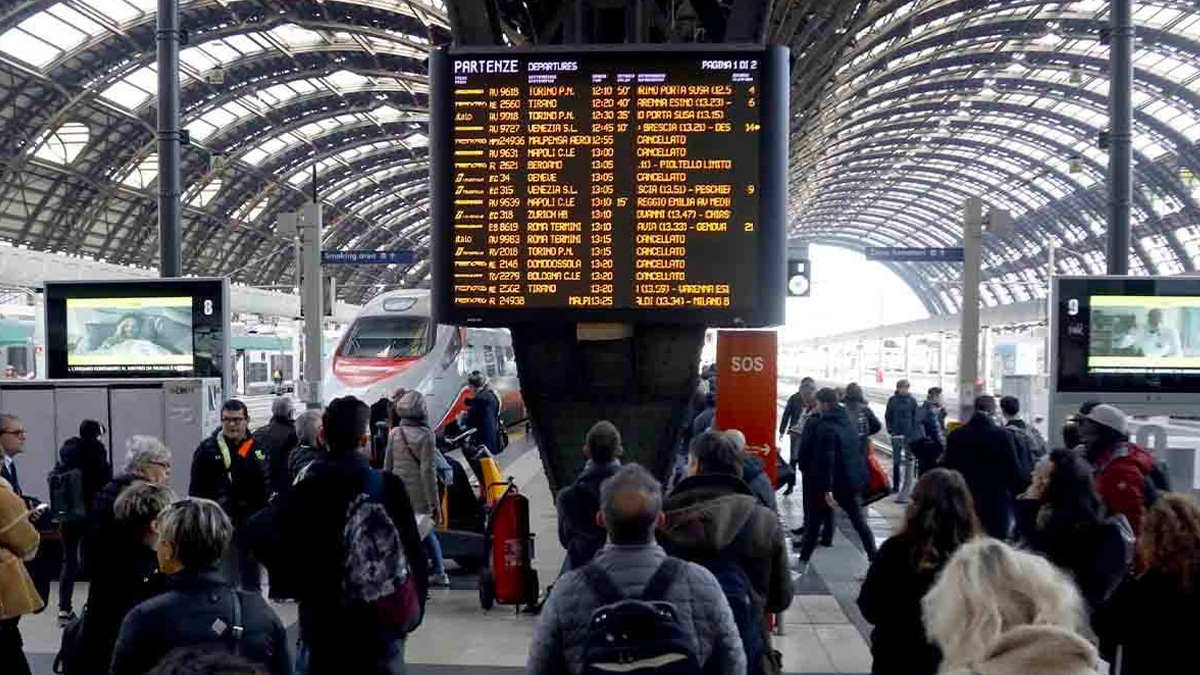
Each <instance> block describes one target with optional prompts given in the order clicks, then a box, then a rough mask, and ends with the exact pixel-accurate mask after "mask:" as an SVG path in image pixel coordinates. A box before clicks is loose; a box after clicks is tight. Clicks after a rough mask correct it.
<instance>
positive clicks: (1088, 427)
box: [1079, 404, 1154, 534]
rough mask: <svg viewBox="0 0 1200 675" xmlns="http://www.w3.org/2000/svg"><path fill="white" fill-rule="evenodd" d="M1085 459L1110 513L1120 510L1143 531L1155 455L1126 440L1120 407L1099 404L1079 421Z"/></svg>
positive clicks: (1126, 423)
mask: <svg viewBox="0 0 1200 675" xmlns="http://www.w3.org/2000/svg"><path fill="white" fill-rule="evenodd" d="M1079 436H1080V439H1081V440H1082V441H1083V445H1084V448H1085V452H1086V455H1087V460H1088V461H1089V462H1091V464H1092V466H1093V467H1094V468H1095V471H1096V490H1097V491H1098V492H1099V493H1100V498H1101V499H1103V500H1104V505H1105V506H1106V507H1108V511H1109V513H1111V514H1114V515H1115V514H1118V513H1120V514H1122V515H1124V516H1125V517H1126V518H1127V519H1128V520H1129V524H1130V526H1131V527H1133V532H1134V534H1140V533H1141V531H1142V516H1144V515H1145V513H1146V480H1147V477H1148V476H1149V475H1150V473H1151V471H1153V469H1154V457H1153V456H1152V455H1151V454H1150V453H1148V452H1146V449H1145V448H1143V447H1142V446H1140V445H1137V444H1136V443H1130V442H1129V420H1128V418H1126V416H1125V413H1124V412H1122V411H1121V410H1120V409H1119V408H1117V407H1115V406H1111V405H1105V404H1101V405H1098V406H1096V407H1094V408H1092V410H1091V412H1089V413H1087V414H1086V415H1085V416H1083V418H1082V420H1081V422H1080V424H1079Z"/></svg>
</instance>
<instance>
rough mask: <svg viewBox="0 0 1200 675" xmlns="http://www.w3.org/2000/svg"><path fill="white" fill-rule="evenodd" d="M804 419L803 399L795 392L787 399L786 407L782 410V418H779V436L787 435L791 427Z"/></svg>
mask: <svg viewBox="0 0 1200 675" xmlns="http://www.w3.org/2000/svg"><path fill="white" fill-rule="evenodd" d="M801 417H804V397H803V396H801V395H800V392H796V393H794V394H792V395H791V396H789V397H788V402H787V407H785V408H784V409H783V417H781V418H779V435H780V436H782V435H784V434H786V433H787V430H788V429H790V428H792V425H793V424H795V423H797V422H799V421H800V418H801Z"/></svg>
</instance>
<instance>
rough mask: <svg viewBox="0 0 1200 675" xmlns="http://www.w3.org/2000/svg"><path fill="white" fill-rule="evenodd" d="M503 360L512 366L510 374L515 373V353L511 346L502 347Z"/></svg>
mask: <svg viewBox="0 0 1200 675" xmlns="http://www.w3.org/2000/svg"><path fill="white" fill-rule="evenodd" d="M504 360H505V361H506V362H507V363H508V364H509V365H510V366H512V374H513V375H514V376H515V375H516V374H517V355H516V354H514V353H513V348H512V347H505V348H504Z"/></svg>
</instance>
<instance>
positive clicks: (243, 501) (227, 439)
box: [188, 399, 270, 592]
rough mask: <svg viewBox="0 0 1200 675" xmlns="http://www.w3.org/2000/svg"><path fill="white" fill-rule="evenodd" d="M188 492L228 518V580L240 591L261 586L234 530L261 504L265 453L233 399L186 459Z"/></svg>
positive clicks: (247, 417)
mask: <svg viewBox="0 0 1200 675" xmlns="http://www.w3.org/2000/svg"><path fill="white" fill-rule="evenodd" d="M188 494H189V495H191V496H193V497H204V498H205V499H211V500H213V501H215V502H216V503H218V504H220V505H221V508H222V509H224V510H225V513H226V515H228V516H229V519H230V520H231V521H233V526H234V530H235V532H234V538H233V545H232V546H230V547H229V553H228V554H227V555H226V571H227V574H228V575H229V580H230V582H231V583H233V584H235V585H240V586H241V588H242V589H243V590H247V591H254V592H257V591H260V590H261V588H262V583H261V574H260V572H259V566H258V562H257V561H256V560H254V559H253V558H252V557H251V556H250V553H249V551H248V550H247V549H246V548H245V546H244V545H243V544H242V541H241V537H239V536H238V533H237V530H238V529H240V528H241V527H242V525H244V524H245V523H246V521H247V520H249V519H250V516H252V515H254V514H255V513H257V512H258V511H259V509H261V508H263V507H264V506H266V505H267V501H268V497H269V495H270V492H269V487H268V485H267V472H266V455H265V454H264V451H263V449H262V448H260V447H257V445H256V444H255V442H254V438H253V437H252V436H251V435H250V413H249V411H248V410H247V409H246V404H245V403H242V402H241V401H238V400H236V399H234V400H229V401H226V402H225V405H223V406H221V428H220V429H219V430H218V431H217V432H216V433H215V434H213V435H212V436H210V437H209V438H206V439H205V440H204V441H203V442H201V443H200V447H198V448H196V454H195V455H194V456H193V457H192V477H191V485H190V487H189V488H188Z"/></svg>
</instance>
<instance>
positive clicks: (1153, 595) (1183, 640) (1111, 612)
mask: <svg viewBox="0 0 1200 675" xmlns="http://www.w3.org/2000/svg"><path fill="white" fill-rule="evenodd" d="M1138 545H1139V547H1140V548H1141V552H1142V559H1143V561H1144V562H1145V569H1146V572H1145V574H1143V575H1142V576H1141V577H1138V578H1137V579H1129V580H1127V581H1126V582H1125V583H1124V584H1122V585H1121V587H1120V588H1118V589H1117V591H1116V593H1114V594H1113V597H1112V599H1111V600H1110V601H1109V602H1108V604H1106V605H1105V606H1103V607H1101V608H1100V610H1099V611H1098V612H1097V613H1096V617H1095V628H1096V633H1097V634H1098V635H1099V636H1100V647H1101V650H1102V651H1103V653H1104V655H1105V657H1106V658H1107V659H1108V660H1109V661H1111V662H1114V663H1116V662H1117V661H1120V663H1119V664H1118V665H1119V666H1120V669H1119V670H1117V672H1119V673H1125V674H1130V675H1136V674H1138V673H1169V672H1179V671H1180V670H1181V669H1184V670H1186V668H1185V667H1184V664H1186V663H1188V662H1189V661H1191V660H1192V649H1191V645H1192V640H1194V639H1195V634H1196V616H1197V615H1200V507H1198V506H1197V505H1196V502H1195V501H1194V500H1193V499H1192V498H1191V497H1190V496H1188V495H1183V494H1174V493H1168V494H1164V495H1163V496H1162V497H1160V498H1159V500H1158V501H1157V502H1155V503H1154V506H1153V507H1151V508H1150V510H1149V511H1147V512H1146V517H1145V519H1144V520H1143V521H1142V535H1141V538H1140V539H1139V540H1138Z"/></svg>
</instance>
